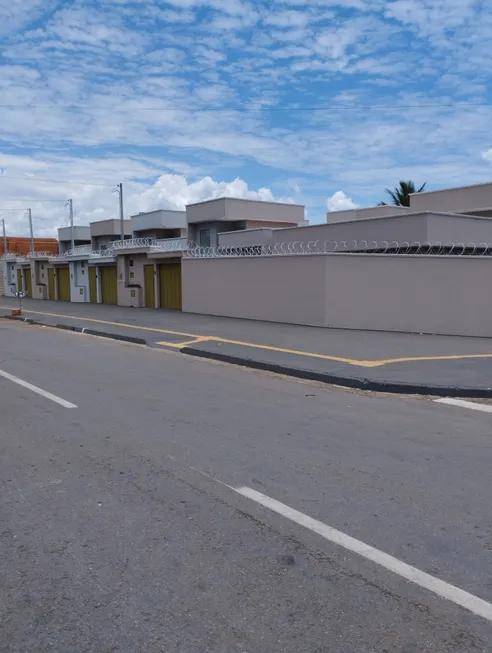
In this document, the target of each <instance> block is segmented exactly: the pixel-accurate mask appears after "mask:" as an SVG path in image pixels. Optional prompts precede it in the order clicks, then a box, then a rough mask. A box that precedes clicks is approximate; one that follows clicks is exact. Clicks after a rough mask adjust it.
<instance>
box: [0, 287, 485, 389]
mask: <svg viewBox="0 0 492 653" xmlns="http://www.w3.org/2000/svg"><path fill="white" fill-rule="evenodd" d="M17 306H18V301H17V300H15V299H11V298H6V297H2V298H0V314H2V315H7V314H8V313H9V312H10V310H11V309H12V308H17ZM23 307H24V311H23V314H24V317H26V318H29V319H32V320H35V321H36V322H40V323H42V324H46V325H50V326H64V327H68V328H74V329H76V330H81V329H84V331H86V332H87V331H88V332H90V333H96V334H99V335H107V336H109V337H111V336H113V337H118V338H119V337H121V338H122V339H124V338H126V339H129V340H131V341H135V342H142V343H145V344H148V345H149V346H153V347H163V348H171V349H175V350H179V351H182V352H184V353H186V354H190V355H194V356H201V357H204V358H211V359H215V360H221V361H225V362H230V363H236V364H239V365H245V366H248V367H252V368H256V369H263V370H269V371H274V372H279V373H283V374H288V375H291V376H296V377H299V378H307V379H314V380H319V381H324V382H327V383H334V384H339V385H344V386H348V387H354V388H363V389H367V390H378V391H385V392H398V393H415V394H429V395H437V396H466V397H492V338H490V339H488V338H487V339H486V338H460V337H450V336H431V335H414V334H400V333H390V332H373V331H350V330H339V329H323V328H316V327H305V326H295V325H288V324H277V323H270V322H256V321H250V320H237V319H230V318H221V317H211V316H204V315H192V314H186V313H180V312H178V311H165V310H151V309H133V308H123V307H118V306H106V305H101V304H71V303H65V302H51V301H39V300H29V299H26V300H24V302H23Z"/></svg>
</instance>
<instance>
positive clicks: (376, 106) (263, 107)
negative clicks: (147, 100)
mask: <svg viewBox="0 0 492 653" xmlns="http://www.w3.org/2000/svg"><path fill="white" fill-rule="evenodd" d="M491 106H492V104H490V103H488V102H439V103H428V104H393V105H391V104H332V105H330V106H315V107H277V106H268V105H264V104H260V105H250V106H246V107H244V106H242V107H226V106H222V107H201V108H197V109H192V108H190V107H126V108H125V107H121V108H120V107H118V109H115V107H97V106H89V105H76V104H65V105H63V104H62V105H56V104H0V108H4V109H70V110H74V111H111V112H115V111H116V112H121V111H129V112H134V111H161V112H163V111H189V112H190V113H206V112H207V111H231V110H232V111H240V112H241V113H245V112H246V111H254V110H258V111H273V112H277V111H338V110H342V109H343V110H345V109H347V110H351V109H352V110H356V109H384V110H392V109H427V108H454V107H491Z"/></svg>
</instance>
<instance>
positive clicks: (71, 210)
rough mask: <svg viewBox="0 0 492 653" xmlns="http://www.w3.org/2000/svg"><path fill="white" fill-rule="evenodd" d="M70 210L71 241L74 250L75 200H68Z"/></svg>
mask: <svg viewBox="0 0 492 653" xmlns="http://www.w3.org/2000/svg"><path fill="white" fill-rule="evenodd" d="M68 210H69V212H70V240H71V243H72V244H71V247H72V249H73V248H74V247H75V239H74V236H73V200H68Z"/></svg>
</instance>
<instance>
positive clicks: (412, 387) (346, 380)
mask: <svg viewBox="0 0 492 653" xmlns="http://www.w3.org/2000/svg"><path fill="white" fill-rule="evenodd" d="M180 352H181V353H182V354H187V355H188V356H195V357H196V358H208V359H211V360H215V361H219V362H221V363H230V364H232V365H240V366H242V367H249V368H250V369H253V370H262V371H264V372H273V373H274V374H282V375H284V376H291V377H294V378H296V379H305V380H307V381H320V382H321V383H326V384H330V385H339V386H342V387H344V388H351V389H353V390H368V391H370V392H386V393H388V394H400V395H429V396H432V397H468V398H472V399H491V398H492V388H491V389H488V388H457V387H446V386H428V385H424V384H412V383H393V382H391V383H388V382H386V381H376V380H371V379H364V378H357V377H347V376H338V375H335V374H325V373H323V372H311V371H309V370H302V369H297V368H295V367H288V366H285V365H276V364H275V363H265V362H263V361H255V360H251V359H248V358H241V357H239V356H229V355H227V354H218V353H216V352H208V351H203V350H201V349H194V348H193V347H183V349H180Z"/></svg>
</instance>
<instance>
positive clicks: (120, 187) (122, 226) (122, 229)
mask: <svg viewBox="0 0 492 653" xmlns="http://www.w3.org/2000/svg"><path fill="white" fill-rule="evenodd" d="M118 193H119V196H120V238H121V240H125V222H124V217H123V184H118Z"/></svg>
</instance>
